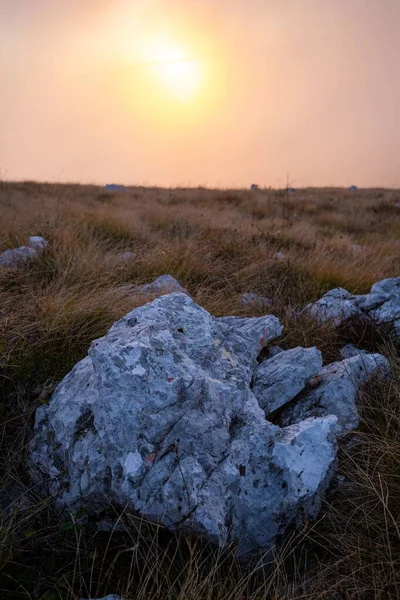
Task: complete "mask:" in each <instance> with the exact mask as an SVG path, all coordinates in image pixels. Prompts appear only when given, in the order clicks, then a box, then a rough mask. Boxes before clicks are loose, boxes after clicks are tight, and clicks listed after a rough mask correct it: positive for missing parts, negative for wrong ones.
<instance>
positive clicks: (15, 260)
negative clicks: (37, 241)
mask: <svg viewBox="0 0 400 600" xmlns="http://www.w3.org/2000/svg"><path fill="white" fill-rule="evenodd" d="M36 257H37V250H35V249H34V248H30V247H29V246H20V247H19V248H13V249H12V250H5V251H4V252H2V253H1V254H0V267H18V266H19V265H21V264H23V263H26V262H29V261H30V260H32V259H34V258H36Z"/></svg>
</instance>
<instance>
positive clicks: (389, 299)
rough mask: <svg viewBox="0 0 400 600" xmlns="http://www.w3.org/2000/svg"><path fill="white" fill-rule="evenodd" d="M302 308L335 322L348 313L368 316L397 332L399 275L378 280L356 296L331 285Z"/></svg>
mask: <svg viewBox="0 0 400 600" xmlns="http://www.w3.org/2000/svg"><path fill="white" fill-rule="evenodd" d="M304 310H305V311H307V312H309V313H310V314H311V315H313V316H315V317H316V318H317V319H318V320H320V321H333V322H334V324H335V325H336V326H339V325H341V324H342V323H343V322H344V321H346V320H347V319H348V318H350V317H354V316H357V317H368V318H370V319H372V320H373V321H375V322H376V323H387V324H391V325H392V326H393V328H394V331H395V333H396V334H397V335H400V277H393V278H389V279H383V280H382V281H378V282H377V283H375V284H374V285H373V286H372V288H371V291H370V293H369V294H364V295H359V296H357V295H353V294H350V292H348V291H347V290H345V289H343V288H335V289H333V290H330V291H329V292H327V293H326V294H325V295H324V296H322V298H320V299H319V300H317V301H316V302H314V303H313V304H309V305H307V306H306V307H305V309H304Z"/></svg>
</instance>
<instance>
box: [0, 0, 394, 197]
mask: <svg viewBox="0 0 400 600" xmlns="http://www.w3.org/2000/svg"><path fill="white" fill-rule="evenodd" d="M399 30H400V0H201V1H200V0H180V1H179V0H0V177H2V178H4V179H7V178H8V179H14V178H18V179H21V178H23V179H39V180H48V181H78V182H82V183H84V182H96V183H97V182H98V183H106V182H121V183H125V184H149V185H152V184H155V185H208V186H215V185H217V186H225V187H229V186H246V187H247V186H248V185H250V184H251V183H259V184H260V185H266V186H269V185H271V186H283V185H285V183H286V174H287V173H289V176H290V181H291V183H292V185H294V186H299V187H300V186H306V185H346V186H347V185H350V184H353V183H354V184H356V185H359V186H388V187H392V186H398V187H399V186H400V76H399V62H400V35H399Z"/></svg>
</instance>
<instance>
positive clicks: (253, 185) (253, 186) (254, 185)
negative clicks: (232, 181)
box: [250, 183, 258, 192]
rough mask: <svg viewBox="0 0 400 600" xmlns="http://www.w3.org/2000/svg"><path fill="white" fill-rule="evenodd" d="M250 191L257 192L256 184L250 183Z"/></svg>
mask: <svg viewBox="0 0 400 600" xmlns="http://www.w3.org/2000/svg"><path fill="white" fill-rule="evenodd" d="M250 189H251V190H253V192H254V191H256V190H258V185H257V184H256V183H252V184H251V186H250Z"/></svg>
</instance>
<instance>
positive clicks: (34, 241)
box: [26, 235, 49, 251]
mask: <svg viewBox="0 0 400 600" xmlns="http://www.w3.org/2000/svg"><path fill="white" fill-rule="evenodd" d="M26 245H27V246H29V247H30V248H34V249H35V250H42V251H43V250H46V248H47V246H48V245H49V242H48V241H47V240H45V239H44V238H43V237H42V236H41V235H32V236H31V237H30V238H28V241H27V243H26Z"/></svg>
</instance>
